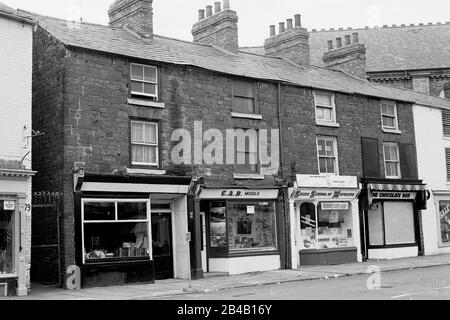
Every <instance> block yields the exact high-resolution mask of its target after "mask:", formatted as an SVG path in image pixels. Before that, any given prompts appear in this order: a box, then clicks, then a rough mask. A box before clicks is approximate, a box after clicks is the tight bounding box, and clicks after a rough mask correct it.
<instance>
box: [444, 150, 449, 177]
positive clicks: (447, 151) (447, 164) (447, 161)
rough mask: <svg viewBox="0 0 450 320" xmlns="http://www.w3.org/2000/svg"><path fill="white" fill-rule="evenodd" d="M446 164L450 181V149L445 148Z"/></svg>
mask: <svg viewBox="0 0 450 320" xmlns="http://www.w3.org/2000/svg"><path fill="white" fill-rule="evenodd" d="M445 164H446V166H447V181H450V149H449V148H446V149H445Z"/></svg>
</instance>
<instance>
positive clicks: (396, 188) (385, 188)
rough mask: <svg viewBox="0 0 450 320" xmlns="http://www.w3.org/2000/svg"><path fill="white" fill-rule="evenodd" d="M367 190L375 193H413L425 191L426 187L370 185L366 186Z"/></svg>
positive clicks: (422, 185) (413, 185)
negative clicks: (375, 191)
mask: <svg viewBox="0 0 450 320" xmlns="http://www.w3.org/2000/svg"><path fill="white" fill-rule="evenodd" d="M368 188H369V190H377V191H396V192H402V191H403V192H414V191H425V190H426V185H424V184H384V183H370V184H368Z"/></svg>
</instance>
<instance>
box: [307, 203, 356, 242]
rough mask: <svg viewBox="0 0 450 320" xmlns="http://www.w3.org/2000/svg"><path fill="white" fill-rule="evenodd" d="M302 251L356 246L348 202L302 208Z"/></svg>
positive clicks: (308, 204)
mask: <svg viewBox="0 0 450 320" xmlns="http://www.w3.org/2000/svg"><path fill="white" fill-rule="evenodd" d="M300 220H301V221H300V230H301V247H302V249H331V248H346V247H353V246H354V240H353V237H354V234H353V218H352V211H351V204H350V203H348V202H320V203H319V204H318V205H317V210H316V207H315V206H314V204H312V203H303V204H302V205H301V206H300Z"/></svg>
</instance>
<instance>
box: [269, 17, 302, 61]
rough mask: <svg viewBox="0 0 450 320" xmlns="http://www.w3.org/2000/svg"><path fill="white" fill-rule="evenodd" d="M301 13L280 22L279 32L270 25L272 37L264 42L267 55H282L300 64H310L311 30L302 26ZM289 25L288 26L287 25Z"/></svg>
mask: <svg viewBox="0 0 450 320" xmlns="http://www.w3.org/2000/svg"><path fill="white" fill-rule="evenodd" d="M301 23H302V22H301V15H300V14H296V15H295V16H294V19H287V20H286V24H285V22H280V23H279V33H278V34H276V32H275V26H274V25H272V26H270V37H269V38H268V39H266V41H265V42H264V50H265V54H266V56H274V57H282V58H285V59H288V60H291V61H292V62H294V63H296V64H299V65H309V59H310V55H309V32H308V30H307V29H306V28H303V27H302V26H301ZM285 26H287V28H286V27H285Z"/></svg>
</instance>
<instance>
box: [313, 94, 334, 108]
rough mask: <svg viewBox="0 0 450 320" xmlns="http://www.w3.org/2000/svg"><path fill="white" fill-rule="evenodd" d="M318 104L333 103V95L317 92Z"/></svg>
mask: <svg viewBox="0 0 450 320" xmlns="http://www.w3.org/2000/svg"><path fill="white" fill-rule="evenodd" d="M316 104H317V105H318V106H329V107H331V106H332V105H333V104H332V96H331V95H328V94H316Z"/></svg>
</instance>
